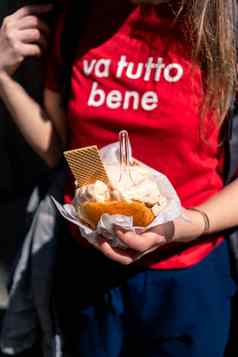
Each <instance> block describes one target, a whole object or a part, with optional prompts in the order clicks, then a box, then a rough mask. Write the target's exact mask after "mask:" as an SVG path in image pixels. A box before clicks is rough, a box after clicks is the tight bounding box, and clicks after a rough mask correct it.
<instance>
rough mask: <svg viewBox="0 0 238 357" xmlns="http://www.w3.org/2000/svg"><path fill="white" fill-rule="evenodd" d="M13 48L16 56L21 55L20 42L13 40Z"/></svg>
mask: <svg viewBox="0 0 238 357" xmlns="http://www.w3.org/2000/svg"><path fill="white" fill-rule="evenodd" d="M12 50H13V52H14V54H15V55H16V56H17V55H19V54H20V53H21V46H20V45H19V43H17V42H14V41H13V43H12Z"/></svg>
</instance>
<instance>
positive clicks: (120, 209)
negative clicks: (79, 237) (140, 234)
mask: <svg viewBox="0 0 238 357" xmlns="http://www.w3.org/2000/svg"><path fill="white" fill-rule="evenodd" d="M104 213H108V214H111V215H115V214H118V215H123V216H131V217H133V225H134V226H139V227H145V226H147V225H148V224H150V223H151V222H152V221H153V219H154V218H155V215H154V213H153V212H152V209H151V208H149V207H147V206H146V205H145V204H144V203H142V202H139V201H131V202H127V201H105V202H90V201H87V202H84V203H83V204H81V205H80V206H79V207H78V214H79V217H80V218H81V219H82V220H84V221H85V223H87V224H88V225H90V226H91V227H92V228H94V229H95V228H96V226H97V224H98V221H99V220H100V218H101V216H102V215H103V214H104Z"/></svg>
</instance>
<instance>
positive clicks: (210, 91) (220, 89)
mask: <svg viewBox="0 0 238 357" xmlns="http://www.w3.org/2000/svg"><path fill="white" fill-rule="evenodd" d="M236 1H237V0H180V6H179V7H178V9H179V10H178V12H177V18H180V17H182V20H184V21H185V22H184V23H185V26H186V31H185V33H187V34H188V35H189V38H188V40H189V41H191V39H192V48H193V58H194V60H195V61H196V62H197V63H199V64H200V66H201V68H202V71H203V83H204V91H205V100H204V103H203V104H202V111H201V113H202V116H203V117H204V115H205V114H206V113H207V111H210V110H212V111H215V112H216V116H217V118H218V123H219V124H222V122H223V121H224V118H225V116H226V114H227V112H228V110H229V107H230V105H231V100H232V97H233V95H234V93H235V90H236V87H237V53H236V35H237V33H236V23H235V18H236V6H237V3H236ZM171 4H173V1H172V2H171ZM191 29H192V30H191Z"/></svg>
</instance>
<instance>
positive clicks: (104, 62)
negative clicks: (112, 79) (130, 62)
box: [95, 58, 111, 78]
mask: <svg viewBox="0 0 238 357" xmlns="http://www.w3.org/2000/svg"><path fill="white" fill-rule="evenodd" d="M110 64H111V60H110V59H104V58H102V59H100V60H99V61H98V62H97V63H96V66H95V75H96V76H97V77H99V78H103V77H109V75H110ZM100 67H101V68H100Z"/></svg>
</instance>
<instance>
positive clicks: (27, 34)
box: [19, 29, 47, 48]
mask: <svg viewBox="0 0 238 357" xmlns="http://www.w3.org/2000/svg"><path fill="white" fill-rule="evenodd" d="M19 40H20V41H21V43H23V44H24V43H31V44H35V43H37V44H39V45H41V47H42V48H46V47H47V40H46V37H45V36H44V35H43V34H42V33H41V32H40V31H39V30H37V29H31V30H24V31H21V33H20V34H19Z"/></svg>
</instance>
